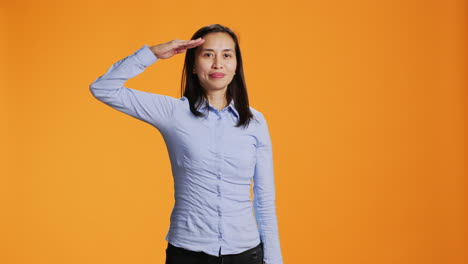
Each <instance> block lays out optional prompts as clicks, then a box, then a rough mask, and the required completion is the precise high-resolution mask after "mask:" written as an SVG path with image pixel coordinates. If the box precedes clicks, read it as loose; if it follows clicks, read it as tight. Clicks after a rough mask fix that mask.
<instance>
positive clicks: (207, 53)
mask: <svg viewBox="0 0 468 264" xmlns="http://www.w3.org/2000/svg"><path fill="white" fill-rule="evenodd" d="M206 55H212V54H211V53H205V54H203V56H206Z"/></svg>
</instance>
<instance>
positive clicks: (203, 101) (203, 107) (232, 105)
mask: <svg viewBox="0 0 468 264" xmlns="http://www.w3.org/2000/svg"><path fill="white" fill-rule="evenodd" d="M199 101H202V104H201V106H200V110H203V109H205V108H206V105H205V103H206V99H205V98H204V97H203V96H201V97H200V99H199ZM228 108H229V109H231V111H232V112H233V113H234V115H235V116H236V117H237V118H239V112H237V110H236V105H235V102H234V99H232V100H231V102H230V103H229V105H228Z"/></svg>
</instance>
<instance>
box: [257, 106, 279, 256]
mask: <svg viewBox="0 0 468 264" xmlns="http://www.w3.org/2000/svg"><path fill="white" fill-rule="evenodd" d="M259 121H260V126H259V133H258V138H257V163H256V165H255V173H254V188H253V189H254V210H255V217H256V219H257V224H258V229H259V232H260V240H261V241H262V242H263V250H264V261H265V263H266V264H282V263H283V257H282V253H281V247H280V240H279V232H278V220H277V216H276V205H275V182H274V171H273V153H272V146H271V139H270V133H269V131H268V124H267V122H266V120H265V118H264V116H263V115H262V114H261V113H260V118H259Z"/></svg>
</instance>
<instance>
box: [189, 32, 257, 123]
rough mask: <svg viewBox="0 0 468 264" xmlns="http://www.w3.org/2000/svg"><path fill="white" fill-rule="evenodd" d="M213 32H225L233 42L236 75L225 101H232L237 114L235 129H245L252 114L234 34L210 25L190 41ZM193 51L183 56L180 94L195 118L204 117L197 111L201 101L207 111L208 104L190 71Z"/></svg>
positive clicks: (193, 56) (193, 62)
mask: <svg viewBox="0 0 468 264" xmlns="http://www.w3.org/2000/svg"><path fill="white" fill-rule="evenodd" d="M213 32H225V33H227V34H229V35H230V36H231V37H232V39H233V40H234V43H235V50H236V58H237V67H236V74H235V75H234V77H233V79H232V81H231V83H230V84H229V85H228V87H227V90H226V100H227V102H228V104H229V103H230V102H231V100H234V102H235V108H236V110H237V112H238V113H239V120H238V122H237V124H236V127H239V126H244V127H247V126H248V125H249V123H250V120H251V119H252V118H253V114H252V112H251V111H250V108H249V97H248V95H247V86H246V84H245V79H244V67H243V65H242V56H241V51H240V47H239V41H238V39H237V36H236V34H235V33H234V32H233V31H232V30H231V29H229V28H228V27H225V26H222V25H220V24H211V25H208V26H205V27H202V28H200V29H199V30H198V31H197V32H195V34H193V36H192V38H191V39H192V40H193V39H197V38H199V37H203V36H205V35H206V34H209V33H213ZM195 49H196V48H191V49H188V50H187V51H186V54H185V63H184V68H183V71H182V85H181V86H182V87H181V93H182V94H183V95H184V96H185V97H187V99H188V101H189V104H190V111H191V112H192V113H193V114H194V115H195V116H197V117H204V116H205V114H203V113H201V112H199V111H198V109H199V108H200V106H201V103H202V102H203V100H201V99H202V98H204V99H205V104H206V107H207V109H209V107H208V106H209V105H208V104H209V102H208V98H207V96H206V92H205V90H204V89H202V87H201V85H200V82H199V80H198V76H197V75H196V74H194V73H193V72H192V69H193V67H194V65H195ZM195 104H197V105H195Z"/></svg>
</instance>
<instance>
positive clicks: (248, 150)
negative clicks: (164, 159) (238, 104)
mask: <svg viewBox="0 0 468 264" xmlns="http://www.w3.org/2000/svg"><path fill="white" fill-rule="evenodd" d="M157 60H158V58H157V57H156V56H155V55H154V53H153V52H152V51H151V50H150V49H149V46H148V45H146V44H145V45H144V46H143V47H141V48H140V49H138V50H137V51H136V52H135V53H134V54H132V55H129V56H127V57H125V58H123V59H121V60H120V61H118V62H116V63H115V64H113V65H112V66H111V67H110V69H109V70H108V71H107V72H106V73H105V74H104V75H102V76H100V77H99V78H97V79H96V80H95V81H94V82H93V83H92V84H91V85H90V91H91V93H92V94H93V96H94V97H95V98H96V99H98V100H99V101H101V102H103V103H105V104H107V105H108V106H110V107H112V108H114V109H117V110H119V111H121V112H123V113H125V114H128V115H130V116H133V117H135V118H137V119H139V120H142V121H144V122H147V123H149V124H151V125H152V126H154V127H155V128H156V129H158V131H159V132H160V133H161V134H162V136H163V138H164V141H165V143H166V147H167V150H168V153H169V157H170V161H171V167H172V174H173V178H174V188H175V190H174V196H175V197H174V198H175V203H174V207H173V210H172V213H171V216H170V227H169V231H168V233H167V235H166V240H167V241H168V242H170V243H171V244H173V245H175V246H178V247H183V248H186V249H188V250H192V251H204V252H205V253H207V254H210V255H214V256H219V255H220V254H221V255H226V254H237V253H240V252H243V251H245V250H248V249H250V248H253V247H255V246H257V245H258V244H259V243H260V242H263V249H264V261H265V263H266V264H282V263H283V259H282V254H281V248H280V241H279V234H278V222H277V216H276V205H275V184H274V174H273V156H272V145H271V139H270V134H269V131H268V125H267V122H266V120H265V117H264V116H263V114H262V113H261V112H259V111H257V110H255V109H254V108H252V107H250V110H251V111H252V113H253V114H254V116H255V120H251V122H250V124H249V126H248V127H247V128H243V127H235V125H236V123H237V120H238V118H239V115H238V112H237V111H236V108H235V105H234V103H235V102H234V100H232V101H231V102H230V104H229V105H228V106H227V107H225V108H224V109H222V110H218V109H216V108H214V107H213V106H211V105H210V107H209V109H206V108H205V107H204V106H203V107H201V108H200V109H199V110H200V111H206V112H207V113H208V115H207V116H206V117H202V118H199V117H196V116H194V115H193V114H192V113H191V112H190V107H189V102H188V99H187V98H186V97H185V96H183V97H182V98H180V99H176V98H173V97H170V96H165V95H160V94H154V93H149V92H144V91H139V90H134V89H131V88H127V87H124V86H123V85H124V83H125V82H126V81H127V80H128V79H130V78H132V77H135V76H136V75H138V74H140V73H142V72H143V71H144V70H145V69H146V67H148V66H150V65H152V64H153V63H154V62H156V61H157ZM203 100H204V99H203ZM252 183H253V191H254V198H253V201H252V199H251V198H250V192H251V185H252Z"/></svg>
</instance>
